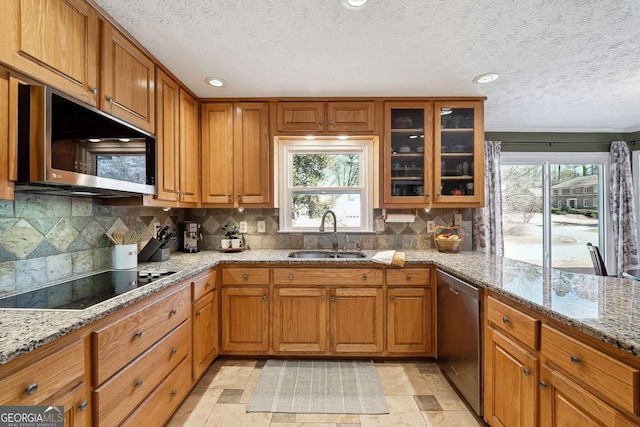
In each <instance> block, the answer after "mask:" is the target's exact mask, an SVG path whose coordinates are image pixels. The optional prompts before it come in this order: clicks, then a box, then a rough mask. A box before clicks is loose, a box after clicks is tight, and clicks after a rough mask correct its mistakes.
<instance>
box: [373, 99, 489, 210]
mask: <svg viewBox="0 0 640 427" xmlns="http://www.w3.org/2000/svg"><path fill="white" fill-rule="evenodd" d="M385 125H386V126H387V127H386V132H385V138H384V147H383V150H384V153H385V155H384V156H383V162H384V164H383V171H384V173H383V180H384V182H383V188H384V201H383V204H384V207H387V208H424V207H438V206H442V207H447V206H450V207H454V206H456V207H458V206H460V207H473V206H481V205H482V204H483V203H484V161H483V158H484V128H483V103H482V101H452V102H443V101H437V102H409V101H407V102H388V103H386V104H385Z"/></svg>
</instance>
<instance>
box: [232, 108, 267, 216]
mask: <svg viewBox="0 0 640 427" xmlns="http://www.w3.org/2000/svg"><path fill="white" fill-rule="evenodd" d="M235 109H236V112H235V120H234V135H233V139H234V168H235V170H234V174H233V175H234V188H235V192H236V194H235V197H236V204H237V205H240V206H249V207H257V206H262V207H268V206H270V205H272V204H273V203H272V202H271V182H272V181H271V170H272V167H273V166H272V165H271V144H269V104H268V103H266V102H242V103H238V104H236V105H235Z"/></svg>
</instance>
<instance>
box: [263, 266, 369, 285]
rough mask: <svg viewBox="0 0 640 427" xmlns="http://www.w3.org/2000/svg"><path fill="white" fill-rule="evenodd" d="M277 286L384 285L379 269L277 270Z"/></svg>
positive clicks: (275, 273)
mask: <svg viewBox="0 0 640 427" xmlns="http://www.w3.org/2000/svg"><path fill="white" fill-rule="evenodd" d="M273 283H274V284H276V285H340V286H344V285H382V270H381V269H377V268H276V269H274V270H273Z"/></svg>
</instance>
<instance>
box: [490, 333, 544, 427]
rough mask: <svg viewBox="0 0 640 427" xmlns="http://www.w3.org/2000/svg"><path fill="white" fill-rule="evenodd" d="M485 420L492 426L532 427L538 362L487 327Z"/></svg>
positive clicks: (535, 404)
mask: <svg viewBox="0 0 640 427" xmlns="http://www.w3.org/2000/svg"><path fill="white" fill-rule="evenodd" d="M485 362H486V364H485V381H486V384H485V418H486V419H487V421H488V422H489V424H490V425H492V426H502V427H525V426H536V425H538V424H537V414H538V409H537V406H538V403H537V402H538V399H537V381H538V369H537V366H538V360H537V359H536V358H535V357H534V356H533V355H531V354H530V353H528V352H527V351H526V350H524V349H523V348H522V347H520V346H519V345H518V344H516V343H515V342H513V341H511V340H510V339H508V338H506V337H505V336H504V335H502V334H501V333H499V332H498V331H496V330H494V329H493V328H487V336H486V361H485Z"/></svg>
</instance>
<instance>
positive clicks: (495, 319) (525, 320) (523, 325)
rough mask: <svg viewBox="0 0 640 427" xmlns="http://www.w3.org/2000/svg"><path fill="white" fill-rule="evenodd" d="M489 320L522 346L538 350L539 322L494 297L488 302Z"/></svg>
mask: <svg viewBox="0 0 640 427" xmlns="http://www.w3.org/2000/svg"><path fill="white" fill-rule="evenodd" d="M487 319H488V320H489V323H491V324H493V325H494V327H495V328H497V329H499V330H501V331H503V332H506V333H507V334H509V335H511V336H512V337H514V338H515V339H517V340H518V341H520V342H521V343H522V344H524V345H526V346H529V347H531V348H532V349H535V350H537V349H538V345H539V337H540V332H539V331H540V328H539V324H540V321H539V320H536V319H534V318H533V317H531V316H528V315H526V314H524V313H522V312H520V311H518V310H517V309H515V308H513V307H509V306H508V305H506V304H504V303H502V302H500V301H498V300H497V299H494V298H492V297H489V298H488V301H487Z"/></svg>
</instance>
